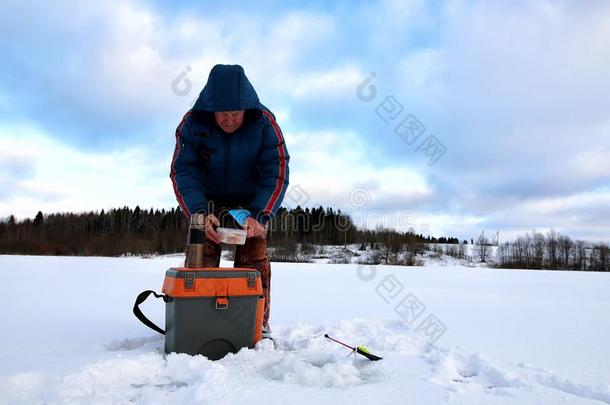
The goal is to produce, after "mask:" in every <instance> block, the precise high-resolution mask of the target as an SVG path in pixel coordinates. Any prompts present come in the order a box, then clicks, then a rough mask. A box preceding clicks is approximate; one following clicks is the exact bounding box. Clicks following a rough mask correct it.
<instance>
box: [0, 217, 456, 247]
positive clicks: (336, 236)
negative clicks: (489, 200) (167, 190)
mask: <svg viewBox="0 0 610 405" xmlns="http://www.w3.org/2000/svg"><path fill="white" fill-rule="evenodd" d="M187 230H188V221H187V219H186V217H185V216H184V215H183V214H182V212H181V210H180V208H172V209H171V210H165V209H162V210H158V209H152V208H151V209H141V208H140V207H139V206H137V207H135V209H131V208H129V207H123V208H116V209H114V208H113V209H110V210H108V211H106V210H102V211H95V212H84V213H56V214H46V215H45V214H43V213H42V212H38V214H37V215H36V216H35V218H34V219H29V218H28V219H24V220H20V221H16V220H15V218H14V216H10V217H9V218H6V219H4V220H2V221H0V253H3V254H34V255H77V256H121V255H127V254H133V255H144V254H167V253H179V252H183V251H184V248H185V242H186V234H187ZM297 243H301V244H317V245H347V244H354V243H357V244H359V245H365V244H366V245H370V246H371V247H376V245H378V244H379V245H384V246H394V247H396V248H398V247H399V246H406V245H409V246H414V245H415V244H421V243H449V244H458V243H459V240H458V239H457V238H452V237H448V238H447V237H440V238H434V237H430V236H423V235H416V234H414V233H412V232H397V231H394V230H388V229H382V228H378V229H376V230H361V229H358V228H357V227H356V226H354V224H353V223H352V220H351V218H350V217H349V216H348V215H346V214H344V213H342V212H341V210H334V209H333V208H331V207H327V208H323V207H322V206H320V207H318V208H311V209H310V208H305V209H303V208H301V207H296V208H294V209H290V210H287V209H285V208H283V207H282V208H280V209H279V210H278V212H277V215H276V217H275V218H274V219H273V220H272V221H271V223H270V226H269V232H268V244H269V246H275V247H288V246H291V245H295V244H297Z"/></svg>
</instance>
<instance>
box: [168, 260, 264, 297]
mask: <svg viewBox="0 0 610 405" xmlns="http://www.w3.org/2000/svg"><path fill="white" fill-rule="evenodd" d="M162 291H163V293H164V294H166V295H169V296H170V297H176V298H193V297H235V296H260V295H262V294H263V285H262V282H261V275H260V272H259V271H258V270H256V269H250V268H240V267H237V268H233V267H205V268H200V269H191V268H186V267H176V268H170V269H169V270H167V271H166V272H165V280H164V281H163V289H162Z"/></svg>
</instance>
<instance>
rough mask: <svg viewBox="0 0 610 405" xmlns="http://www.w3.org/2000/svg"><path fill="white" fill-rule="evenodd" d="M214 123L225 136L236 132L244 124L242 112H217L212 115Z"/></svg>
mask: <svg viewBox="0 0 610 405" xmlns="http://www.w3.org/2000/svg"><path fill="white" fill-rule="evenodd" d="M214 118H216V123H217V124H218V126H219V127H220V128H222V130H223V131H225V132H226V133H227V134H232V133H233V132H235V131H237V130H238V129H239V127H241V124H243V122H244V110H240V111H219V112H215V113H214Z"/></svg>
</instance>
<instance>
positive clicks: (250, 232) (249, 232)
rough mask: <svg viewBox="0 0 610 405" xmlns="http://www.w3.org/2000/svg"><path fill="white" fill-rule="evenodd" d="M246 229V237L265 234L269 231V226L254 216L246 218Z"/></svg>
mask: <svg viewBox="0 0 610 405" xmlns="http://www.w3.org/2000/svg"><path fill="white" fill-rule="evenodd" d="M244 229H245V230H246V238H254V237H257V236H265V234H266V232H267V227H266V226H265V225H263V224H261V223H260V222H258V221H257V220H256V219H254V218H252V217H249V218H248V219H247V220H246V224H245V225H244Z"/></svg>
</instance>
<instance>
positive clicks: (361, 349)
mask: <svg viewBox="0 0 610 405" xmlns="http://www.w3.org/2000/svg"><path fill="white" fill-rule="evenodd" d="M324 337H325V338H327V339H330V340H332V341H333V342H337V343H339V344H340V345H343V346H345V347H347V348H348V349H351V350H352V351H353V352H354V353H358V354H361V355H363V356H364V357H366V358H367V359H369V360H371V361H377V360H381V359H383V357H379V356H375V355H374V354H372V353H371V352H369V351H368V349H367V348H366V347H364V346H362V345H360V346H358V347H352V346H350V345H348V344H345V343H343V342H341V341H339V340H337V339H333V338H331V337H330V336H328V333H327V334H325V335H324Z"/></svg>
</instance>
